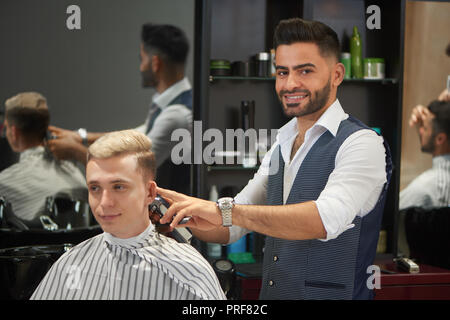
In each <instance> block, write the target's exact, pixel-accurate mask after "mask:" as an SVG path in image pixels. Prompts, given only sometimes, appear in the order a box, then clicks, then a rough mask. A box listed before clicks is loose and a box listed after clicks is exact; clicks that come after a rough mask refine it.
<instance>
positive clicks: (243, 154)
mask: <svg viewBox="0 0 450 320" xmlns="http://www.w3.org/2000/svg"><path fill="white" fill-rule="evenodd" d="M277 132H278V130H277V129H258V130H257V129H253V128H250V129H247V130H245V131H244V130H243V129H226V130H225V134H224V133H223V132H222V131H221V130H219V129H216V128H209V129H207V130H205V131H204V132H203V124H202V121H194V125H193V132H192V134H191V132H190V131H189V130H187V129H183V128H179V129H176V130H174V131H173V132H172V135H171V141H173V142H174V141H175V142H178V143H177V144H176V145H175V146H174V147H173V148H172V153H171V160H172V162H173V163H174V164H177V165H178V164H182V163H183V164H207V165H214V164H216V165H224V164H226V165H233V164H237V165H243V166H244V167H254V166H256V164H257V163H258V160H259V162H260V163H261V162H262V161H263V158H264V156H265V155H266V153H267V152H268V151H269V149H270V146H272V145H273V144H274V142H275V139H276V135H277ZM206 142H207V144H206ZM274 158H275V159H272V161H271V163H270V172H269V171H267V172H266V174H273V173H276V172H278V167H279V165H278V157H274ZM267 170H269V166H267Z"/></svg>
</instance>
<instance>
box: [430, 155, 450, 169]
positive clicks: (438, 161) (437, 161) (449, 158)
mask: <svg viewBox="0 0 450 320" xmlns="http://www.w3.org/2000/svg"><path fill="white" fill-rule="evenodd" d="M448 162H450V154H443V155H440V156H435V157H433V167H435V166H439V165H442V164H445V163H448Z"/></svg>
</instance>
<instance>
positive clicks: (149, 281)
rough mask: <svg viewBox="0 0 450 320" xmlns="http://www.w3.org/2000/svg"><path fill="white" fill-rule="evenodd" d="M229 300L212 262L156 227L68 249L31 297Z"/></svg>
mask: <svg viewBox="0 0 450 320" xmlns="http://www.w3.org/2000/svg"><path fill="white" fill-rule="evenodd" d="M199 299H200V300H203V299H206V300H210V299H212V300H216V299H220V300H222V299H226V297H225V294H224V292H223V291H222V288H221V287H220V283H219V280H218V279H217V276H216V274H215V273H214V270H213V269H212V267H211V265H210V264H209V263H208V262H207V261H206V260H205V258H203V256H202V255H201V254H200V253H199V252H198V251H197V250H196V249H195V248H194V247H192V246H191V245H189V244H186V243H178V242H176V241H175V240H173V239H171V238H168V237H165V236H163V235H161V234H159V233H157V232H156V231H155V227H154V226H153V224H151V223H150V225H149V226H148V227H147V229H146V230H144V232H142V233H141V234H140V235H138V236H136V237H133V238H129V239H119V238H116V237H114V236H112V235H111V234H109V233H106V232H105V233H102V234H99V235H97V236H95V237H93V238H90V239H88V240H86V241H84V242H82V243H80V244H79V245H77V246H75V247H73V248H72V249H70V250H69V251H68V252H66V253H64V254H63V255H62V256H61V257H60V258H59V259H58V261H56V262H55V263H54V264H53V265H52V267H51V268H50V270H49V271H48V272H47V274H46V275H45V277H44V279H42V281H41V282H40V284H39V286H38V287H37V288H36V290H35V292H34V293H33V295H32V296H31V300H199Z"/></svg>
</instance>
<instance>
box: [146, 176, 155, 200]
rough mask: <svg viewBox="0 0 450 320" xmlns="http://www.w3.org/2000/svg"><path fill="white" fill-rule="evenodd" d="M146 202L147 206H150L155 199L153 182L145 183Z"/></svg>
mask: <svg viewBox="0 0 450 320" xmlns="http://www.w3.org/2000/svg"><path fill="white" fill-rule="evenodd" d="M147 192H148V193H147V201H148V204H151V203H152V202H153V200H155V197H156V182H155V181H153V180H149V181H148V182H147Z"/></svg>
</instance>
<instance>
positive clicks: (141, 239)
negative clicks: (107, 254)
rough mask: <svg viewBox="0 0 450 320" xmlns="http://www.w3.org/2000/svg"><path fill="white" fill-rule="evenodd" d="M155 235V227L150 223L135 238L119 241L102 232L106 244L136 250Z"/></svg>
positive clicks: (119, 239)
mask: <svg viewBox="0 0 450 320" xmlns="http://www.w3.org/2000/svg"><path fill="white" fill-rule="evenodd" d="M154 235H155V226H154V225H153V224H152V223H151V222H150V223H149V226H148V227H147V228H146V229H145V230H144V231H143V232H142V233H140V234H138V235H137V236H135V237H131V238H127V239H121V238H117V237H115V236H113V235H112V234H110V233H108V232H104V233H103V236H104V239H105V241H106V242H107V243H109V244H111V245H113V246H119V247H123V248H128V249H136V248H140V247H143V246H144V245H145V244H146V243H147V242H146V240H148V238H149V237H153V236H154Z"/></svg>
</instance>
